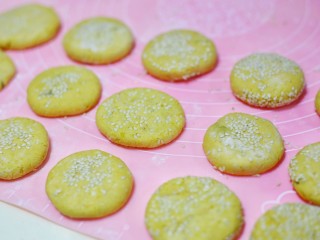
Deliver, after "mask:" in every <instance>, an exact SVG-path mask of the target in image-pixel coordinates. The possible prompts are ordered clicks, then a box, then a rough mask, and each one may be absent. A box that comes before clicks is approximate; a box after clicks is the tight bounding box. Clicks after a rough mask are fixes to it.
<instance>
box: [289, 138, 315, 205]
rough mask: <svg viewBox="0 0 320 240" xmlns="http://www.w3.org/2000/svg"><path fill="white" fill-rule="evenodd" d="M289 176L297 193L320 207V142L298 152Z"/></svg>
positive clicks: (290, 167)
mask: <svg viewBox="0 0 320 240" xmlns="http://www.w3.org/2000/svg"><path fill="white" fill-rule="evenodd" d="M289 174H290V178H291V182H292V185H293V187H294V189H295V190H296V192H297V193H298V194H299V195H300V196H301V197H302V198H303V199H304V200H306V201H308V202H311V203H313V204H316V205H320V142H317V143H314V144H310V145H308V146H306V147H304V148H303V149H302V150H301V151H300V152H298V154H297V155H296V156H295V157H294V158H293V159H292V160H291V162H290V165H289Z"/></svg>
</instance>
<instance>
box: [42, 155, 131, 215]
mask: <svg viewBox="0 0 320 240" xmlns="http://www.w3.org/2000/svg"><path fill="white" fill-rule="evenodd" d="M132 189H133V177H132V175H131V172H130V170H129V169H128V167H127V166H126V164H125V163H124V162H123V161H122V160H121V159H119V158H117V157H115V156H112V155H111V154H109V153H106V152H103V151H100V150H88V151H82V152H77V153H74V154H71V155H69V156H68V157H66V158H64V159H62V160H61V161H60V162H58V163H57V165H55V166H54V167H53V168H52V169H51V171H50V172H49V174H48V177H47V182H46V192H47V195H48V197H49V199H50V200H51V202H52V203H53V205H54V206H55V207H56V209H57V210H58V211H59V212H61V213H62V214H63V215H65V216H68V217H71V218H99V217H104V216H107V215H110V214H112V213H114V212H116V211H118V210H119V209H120V208H121V207H123V206H124V205H125V204H126V202H127V201H128V199H129V197H130V195H131V192H132Z"/></svg>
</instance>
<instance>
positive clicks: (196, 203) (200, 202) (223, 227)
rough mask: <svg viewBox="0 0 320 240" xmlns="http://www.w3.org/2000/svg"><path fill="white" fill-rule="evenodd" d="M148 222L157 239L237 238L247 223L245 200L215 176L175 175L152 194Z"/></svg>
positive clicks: (147, 214) (146, 217)
mask: <svg viewBox="0 0 320 240" xmlns="http://www.w3.org/2000/svg"><path fill="white" fill-rule="evenodd" d="M145 224H146V226H147V229H148V231H149V233H150V235H151V236H152V239H154V240H178V239H184V240H188V239H190V240H193V239H199V240H200V239H201V240H206V239H208V240H211V239H215V240H220V239H221V240H225V239H235V238H236V237H237V235H238V234H239V233H240V231H241V229H242V226H243V216H242V207H241V202H240V201H239V199H238V197H237V196H236V195H235V194H234V193H233V192H232V191H230V190H229V189H228V188H227V187H226V186H225V185H223V184H222V183H220V182H218V181H216V180H214V179H211V178H208V177H190V176H189V177H182V178H175V179H172V180H170V181H168V182H166V183H164V184H163V185H161V186H160V187H159V188H158V190H157V191H156V192H155V193H154V194H153V195H152V197H151V199H150V200H149V202H148V205H147V208H146V213H145Z"/></svg>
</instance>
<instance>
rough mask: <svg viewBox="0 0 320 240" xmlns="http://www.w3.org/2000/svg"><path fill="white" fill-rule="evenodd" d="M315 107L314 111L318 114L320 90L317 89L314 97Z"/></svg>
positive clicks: (319, 110)
mask: <svg viewBox="0 0 320 240" xmlns="http://www.w3.org/2000/svg"><path fill="white" fill-rule="evenodd" d="M314 104H315V107H316V112H317V113H318V115H320V91H318V93H317V95H316V99H315V102H314Z"/></svg>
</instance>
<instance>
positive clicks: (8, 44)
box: [0, 4, 60, 50]
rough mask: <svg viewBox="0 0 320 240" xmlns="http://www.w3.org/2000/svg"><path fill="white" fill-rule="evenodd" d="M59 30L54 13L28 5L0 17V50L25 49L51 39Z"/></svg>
mask: <svg viewBox="0 0 320 240" xmlns="http://www.w3.org/2000/svg"><path fill="white" fill-rule="evenodd" d="M59 28H60V20H59V17H58V15H57V14H56V12H55V11H54V10H53V9H52V8H50V7H46V6H43V5H40V4H28V5H23V6H21V7H17V8H14V9H12V10H9V11H7V12H5V13H2V14H1V15H0V49H1V48H2V49H16V50H19V49H25V48H30V47H34V46H37V45H39V44H42V43H45V42H47V41H49V40H50V39H52V38H53V37H54V36H55V35H56V34H57V32H58V30H59Z"/></svg>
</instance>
